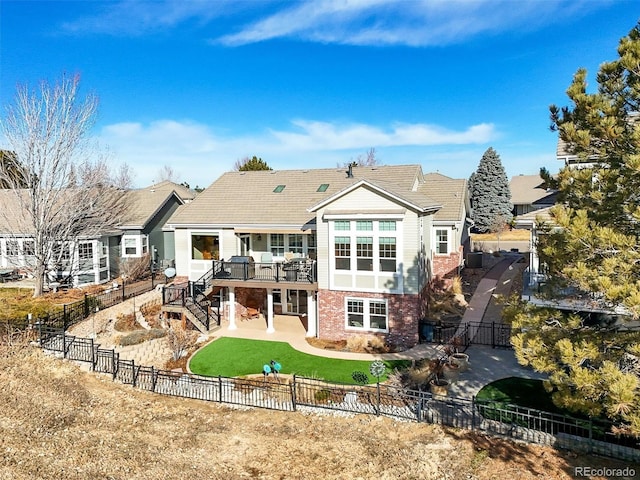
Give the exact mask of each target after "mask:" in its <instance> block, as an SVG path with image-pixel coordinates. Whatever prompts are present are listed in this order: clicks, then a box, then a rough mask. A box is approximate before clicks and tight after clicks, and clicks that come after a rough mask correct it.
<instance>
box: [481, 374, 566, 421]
mask: <svg viewBox="0 0 640 480" xmlns="http://www.w3.org/2000/svg"><path fill="white" fill-rule="evenodd" d="M476 399H477V400H481V401H488V402H496V403H497V404H498V405H500V406H506V405H508V404H511V405H519V406H521V407H526V408H533V409H536V410H543V411H545V412H551V413H559V414H568V412H566V411H563V410H562V409H560V408H558V407H556V406H555V405H554V404H553V401H552V400H551V394H549V393H547V391H546V390H545V389H544V386H543V385H542V380H532V379H529V378H520V377H508V378H503V379H501V380H496V381H495V382H491V383H489V384H488V385H485V386H484V387H482V389H481V390H480V391H479V392H478V394H477V395H476ZM498 405H496V406H498Z"/></svg>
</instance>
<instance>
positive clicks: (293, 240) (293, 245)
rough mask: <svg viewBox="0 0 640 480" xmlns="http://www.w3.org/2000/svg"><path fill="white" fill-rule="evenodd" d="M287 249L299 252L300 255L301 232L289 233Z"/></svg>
mask: <svg viewBox="0 0 640 480" xmlns="http://www.w3.org/2000/svg"><path fill="white" fill-rule="evenodd" d="M289 251H290V252H293V253H299V254H300V255H302V252H303V250H302V235H301V234H297V233H296V234H293V233H292V234H289Z"/></svg>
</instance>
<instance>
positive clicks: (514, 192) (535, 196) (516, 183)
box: [509, 175, 557, 205]
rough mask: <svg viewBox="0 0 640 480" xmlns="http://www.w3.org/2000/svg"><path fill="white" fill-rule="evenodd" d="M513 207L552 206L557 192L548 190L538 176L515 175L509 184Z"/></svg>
mask: <svg viewBox="0 0 640 480" xmlns="http://www.w3.org/2000/svg"><path fill="white" fill-rule="evenodd" d="M509 189H510V190H511V203H513V204H514V205H553V204H555V203H556V197H557V192H556V191H555V190H548V189H546V188H545V186H544V181H543V180H542V178H541V177H540V175H517V176H515V177H512V178H511V182H509Z"/></svg>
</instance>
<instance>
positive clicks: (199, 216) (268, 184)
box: [168, 165, 438, 227]
mask: <svg viewBox="0 0 640 480" xmlns="http://www.w3.org/2000/svg"><path fill="white" fill-rule="evenodd" d="M362 180H366V181H367V182H368V183H369V184H370V185H373V186H375V187H376V188H378V189H381V190H384V191H385V192H387V193H389V194H390V195H392V196H395V197H397V198H400V199H402V200H403V201H405V202H407V203H411V204H414V205H419V206H428V205H431V206H433V207H436V206H437V205H438V203H437V202H435V201H433V200H431V199H430V198H429V197H428V196H427V195H425V193H424V192H421V191H417V190H416V189H415V188H414V187H415V186H416V185H417V184H418V183H419V182H422V181H423V179H422V169H421V167H420V166H419V165H395V166H376V167H363V166H358V167H354V168H353V177H352V178H349V177H348V176H347V175H346V169H345V168H326V169H301V170H274V171H250V172H227V173H225V174H223V175H222V176H221V177H220V178H218V180H216V181H215V182H213V184H211V186H209V187H208V188H207V189H205V190H204V191H203V192H202V193H200V194H199V195H198V196H197V197H196V199H195V200H194V201H193V202H191V203H189V204H187V205H183V206H181V207H179V208H178V210H177V211H176V212H175V213H174V214H173V216H172V217H171V219H170V220H169V222H168V224H170V225H176V226H178V225H218V226H241V225H255V226H260V225H269V226H276V225H279V226H282V227H287V226H289V227H291V226H296V227H302V226H303V225H309V224H314V223H315V214H314V213H313V212H309V211H308V209H309V208H312V207H314V206H316V205H318V204H320V203H321V202H323V201H324V200H327V199H329V198H331V197H333V196H335V195H338V194H339V193H340V192H342V191H344V190H346V189H348V188H349V187H352V186H353V185H354V184H356V183H358V182H361V181H362ZM279 185H284V188H283V189H282V191H281V192H279V193H277V192H275V191H274V190H275V189H276V187H278V186H279ZM321 185H327V187H326V190H324V191H318V190H319V187H320V186H321Z"/></svg>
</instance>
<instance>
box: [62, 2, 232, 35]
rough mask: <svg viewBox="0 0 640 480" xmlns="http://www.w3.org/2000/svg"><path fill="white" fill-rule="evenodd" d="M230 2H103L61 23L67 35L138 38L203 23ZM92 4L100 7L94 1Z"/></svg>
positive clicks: (223, 11) (214, 16) (224, 8)
mask: <svg viewBox="0 0 640 480" xmlns="http://www.w3.org/2000/svg"><path fill="white" fill-rule="evenodd" d="M229 3H230V2H228V1H224V0H220V1H216V2H211V1H209V0H188V1H185V0H155V1H141V0H120V1H115V2H106V7H104V8H102V10H99V11H98V12H97V13H95V14H93V15H87V16H84V17H81V18H77V19H75V20H72V21H69V22H65V23H64V24H63V25H62V27H61V28H62V30H63V31H65V32H67V33H90V34H91V33H93V34H96V33H98V34H111V35H131V36H139V35H143V34H146V33H149V32H156V31H163V30H164V29H167V28H172V27H175V26H177V25H180V24H182V23H185V22H188V21H196V22H199V23H200V24H206V23H208V22H210V21H211V20H213V19H215V18H217V17H219V16H221V15H223V14H224V13H225V10H226V9H227V7H228V5H229ZM96 5H100V4H99V3H97V2H96Z"/></svg>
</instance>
